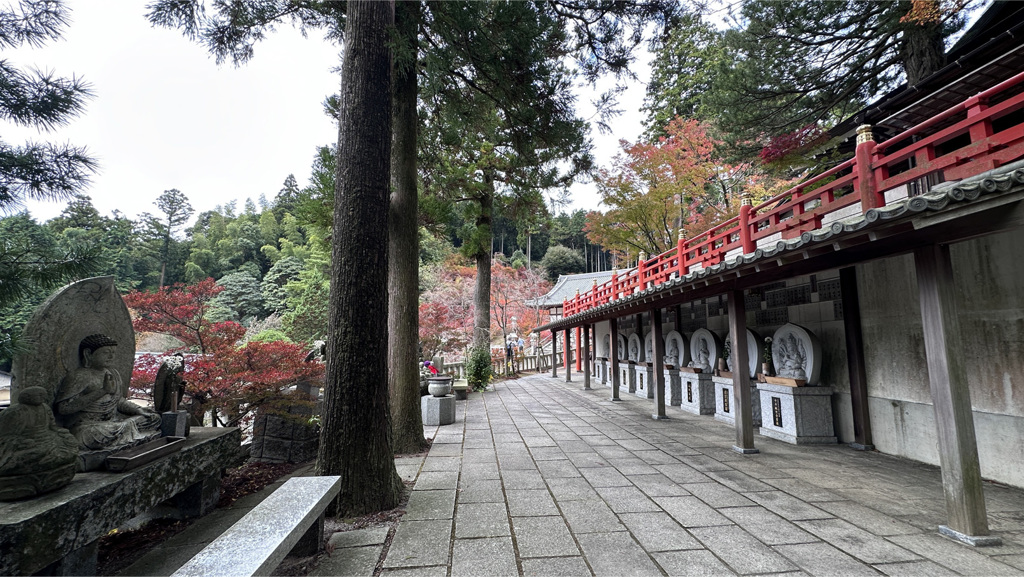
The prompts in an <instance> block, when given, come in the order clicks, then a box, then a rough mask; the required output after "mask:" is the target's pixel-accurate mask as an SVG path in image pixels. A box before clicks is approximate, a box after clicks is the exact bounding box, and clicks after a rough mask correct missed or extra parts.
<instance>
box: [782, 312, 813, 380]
mask: <svg viewBox="0 0 1024 577" xmlns="http://www.w3.org/2000/svg"><path fill="white" fill-rule="evenodd" d="M790 335H793V337H794V338H795V339H796V340H797V342H800V343H802V344H803V346H804V354H805V355H806V356H807V358H806V359H805V361H804V372H805V373H807V384H808V385H817V384H818V383H819V379H820V378H821V341H819V340H818V337H817V336H816V335H815V334H814V333H812V332H811V331H809V330H807V329H806V328H804V327H802V326H800V325H797V324H794V323H788V324H785V325H782V326H781V327H779V328H778V330H776V331H775V334H774V335H772V362H773V363H774V364H775V370H776V372H777V371H778V370H779V367H781V366H782V357H781V356H780V355H779V353H778V352H777V351H778V347H777V346H776V345H777V343H780V342H782V339H784V338H789V336H790Z"/></svg>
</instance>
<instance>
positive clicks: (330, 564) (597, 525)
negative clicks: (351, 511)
mask: <svg viewBox="0 0 1024 577" xmlns="http://www.w3.org/2000/svg"><path fill="white" fill-rule="evenodd" d="M576 379H577V380H576V382H573V383H565V382H564V380H563V379H562V378H558V379H554V378H551V377H548V376H528V377H524V378H522V379H518V380H515V381H505V382H499V383H497V384H496V386H495V387H494V390H493V391H489V392H487V393H484V394H482V395H480V394H474V395H471V396H470V399H469V400H468V401H466V402H460V403H459V406H458V412H457V419H456V422H455V424H453V425H448V426H443V427H432V428H429V429H427V435H428V436H433V439H434V443H433V446H432V448H431V450H430V452H429V454H428V455H427V456H426V458H417V459H398V460H397V465H398V469H399V472H400V473H401V474H402V476H403V477H405V478H406V479H415V480H416V484H415V486H414V488H413V492H412V495H411V497H410V500H409V506H408V513H407V514H406V516H405V517H403V519H402V521H401V523H400V524H399V526H398V529H397V531H396V534H395V536H394V539H393V542H392V543H391V546H390V548H389V549H388V551H387V552H386V557H385V558H384V574H385V575H389V576H395V577H397V576H400V575H401V576H406V575H409V576H411V575H436V576H438V577H441V576H445V577H447V576H449V575H450V576H451V577H456V576H460V575H599V576H600V575H616V576H617V575H731V574H741V575H762V574H773V575H957V574H962V575H1022V574H1024V491H1021V490H1018V489H1011V488H1006V487H1002V486H999V485H996V484H991V483H988V484H986V487H985V495H986V500H987V504H988V511H989V522H990V526H991V528H992V530H993V532H994V534H996V535H998V536H1000V537H1002V539H1003V541H1004V545H1003V546H1001V547H989V548H977V549H975V548H971V547H968V546H965V545H961V544H958V543H955V542H953V541H950V540H948V539H946V538H944V537H941V536H939V534H938V533H937V530H936V527H937V526H938V525H939V524H940V523H943V522H944V521H945V510H944V508H945V505H944V501H943V495H942V483H941V478H940V475H939V470H938V469H937V468H936V467H932V466H928V465H923V464H919V463H915V462H912V461H908V460H905V459H900V458H895V457H889V456H886V455H882V454H879V453H865V452H858V451H854V450H852V449H849V448H848V447H845V446H841V445H835V446H815V447H796V446H793V445H788V444H785V443H781V442H778V441H774V440H772V439H768V438H764V437H756V444H757V446H758V447H759V448H760V450H761V453H760V454H756V455H740V454H737V453H735V452H733V451H732V450H731V447H732V445H733V442H734V440H735V433H734V430H733V429H732V428H731V427H730V426H728V425H725V424H722V423H719V422H717V421H715V420H714V419H713V418H711V417H710V416H706V417H698V416H694V415H689V414H686V413H683V412H681V411H679V410H678V409H677V408H674V407H670V408H669V417H670V419H669V420H667V421H655V420H652V419H651V418H650V414H651V402H650V401H647V400H643V399H639V398H634V397H631V396H629V395H625V394H624V395H623V401H622V402H616V403H613V402H611V401H609V400H608V397H609V390H608V389H607V388H605V387H603V386H601V385H595V388H594V390H592V391H583V390H581V389H582V385H581V380H582V379H581V378H580V377H579V376H578V375H577V376H576ZM384 537H385V536H384V535H383V534H382V533H381V532H380V531H379V530H378V531H376V532H374V530H366V531H365V533H364V532H358V534H351V533H349V534H336V535H335V536H334V537H332V539H333V544H334V547H335V549H334V554H333V555H332V556H331V557H330V558H328V559H325V561H324V562H323V563H321V565H320V567H319V568H318V570H317V572H316V574H318V575H371V574H372V572H373V568H374V566H375V565H376V563H377V562H378V560H379V559H380V556H381V554H382V553H383V549H384Z"/></svg>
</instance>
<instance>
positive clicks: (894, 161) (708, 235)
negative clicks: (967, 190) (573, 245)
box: [562, 72, 1024, 316]
mask: <svg viewBox="0 0 1024 577" xmlns="http://www.w3.org/2000/svg"><path fill="white" fill-rule="evenodd" d="M1021 84H1024V72H1022V73H1020V74H1017V75H1016V76H1014V77H1012V78H1010V79H1008V80H1006V81H1004V82H1002V83H1001V84H998V85H997V86H994V87H992V88H990V89H988V90H986V91H984V92H981V93H979V94H978V95H976V96H973V97H971V98H969V99H967V100H965V101H964V102H962V103H960V104H957V105H956V106H953V107H952V108H949V109H948V110H945V111H943V112H942V113H940V114H937V115H936V116H933V117H932V118H929V119H928V120H926V121H925V122H922V123H921V124H919V125H917V126H915V127H913V128H911V129H909V130H907V131H906V132H903V133H902V134H899V135H897V136H895V137H893V138H890V139H889V140H886V141H885V142H882V143H878V144H876V143H875V142H874V141H873V140H872V139H871V138H870V131H867V133H866V134H865V135H864V136H865V137H866V138H862V137H861V134H858V143H857V151H856V153H855V155H854V157H853V158H851V159H850V160H847V161H846V162H843V163H842V164H839V165H838V166H835V167H833V168H832V169H830V170H828V171H826V172H824V173H822V174H819V175H817V176H815V177H814V178H811V179H810V180H808V181H806V182H803V183H801V184H799V185H797V186H795V187H793V188H791V189H789V190H787V191H786V192H784V193H782V194H780V195H778V196H775V197H772V198H770V199H768V200H766V201H765V202H763V203H761V204H759V205H757V206H749V205H744V206H743V207H741V209H740V214H739V216H736V217H734V218H731V219H729V220H727V221H725V222H723V223H721V224H719V225H716V226H715V227H713V228H711V229H709V230H706V231H704V232H702V233H701V234H699V235H697V236H695V237H693V238H691V239H682V238H681V239H679V242H678V243H677V245H676V246H675V247H674V248H671V249H669V250H667V251H665V252H663V253H661V254H659V255H657V256H654V257H651V258H641V260H640V261H639V262H638V263H637V266H636V267H635V268H631V269H628V270H625V271H621V272H619V273H618V274H613V275H612V278H611V280H610V281H608V282H605V283H604V284H600V285H594V288H592V289H591V290H589V291H587V292H586V293H585V294H577V295H576V296H575V297H573V298H572V299H569V300H566V301H564V302H563V303H562V304H563V315H564V316H569V315H573V314H576V313H581V312H583V311H586V310H588V309H591V308H594V307H596V306H599V305H603V304H605V303H608V302H611V301H613V300H616V299H620V298H623V297H625V296H628V295H631V294H633V293H635V292H637V291H640V290H643V289H645V288H647V287H650V286H656V285H659V284H661V283H664V282H666V281H668V280H670V279H672V278H674V277H676V276H682V275H685V274H687V273H689V272H690V270H691V268H692V267H695V266H699V267H707V266H710V265H714V264H718V263H721V262H722V261H723V260H725V258H726V256H727V255H729V254H730V253H732V254H749V253H752V252H754V250H755V249H756V248H757V242H758V241H759V240H762V239H767V238H769V237H772V236H773V235H777V236H776V238H780V239H788V238H795V237H798V236H800V234H801V233H803V232H805V231H812V230H816V229H819V228H821V222H822V218H823V217H825V215H828V214H830V213H833V212H835V211H838V210H840V209H847V208H848V207H851V206H854V205H857V204H858V203H859V204H860V207H861V211H862V212H867V211H868V210H869V209H872V208H877V207H880V206H884V205H885V194H884V193H885V192H886V191H889V190H892V189H894V188H898V187H900V186H908V187H924V188H927V186H928V183H929V182H932V183H936V182H944V181H947V180H961V179H963V178H966V177H968V176H973V175H975V174H980V173H982V172H984V171H986V170H991V169H993V168H996V167H998V166H1001V165H1004V164H1006V163H1009V162H1011V161H1014V160H1018V159H1020V158H1022V157H1024V92H1021V93H1019V94H1013V90H1012V89H1014V88H1015V87H1018V86H1020V85H1021ZM942 125H946V126H945V127H943V128H938V129H936V128H935V127H937V126H942ZM858 132H860V131H858ZM922 183H923V184H922Z"/></svg>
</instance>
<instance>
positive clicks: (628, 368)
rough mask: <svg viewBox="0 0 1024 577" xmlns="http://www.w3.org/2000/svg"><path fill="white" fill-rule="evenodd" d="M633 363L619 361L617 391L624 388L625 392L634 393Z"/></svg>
mask: <svg viewBox="0 0 1024 577" xmlns="http://www.w3.org/2000/svg"><path fill="white" fill-rule="evenodd" d="M634 367H636V365H635V364H634V363H631V362H629V363H623V362H620V363H619V373H621V374H620V375H619V392H622V389H623V388H624V389H626V392H627V393H636V371H635V370H633V369H634Z"/></svg>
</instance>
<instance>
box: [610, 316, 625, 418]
mask: <svg viewBox="0 0 1024 577" xmlns="http://www.w3.org/2000/svg"><path fill="white" fill-rule="evenodd" d="M608 330H609V333H610V334H609V335H608V344H609V345H611V351H609V354H610V356H611V367H612V368H611V371H612V400H613V401H621V400H622V399H620V398H619V384H620V379H619V319H616V318H615V317H612V318H610V319H608Z"/></svg>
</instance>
